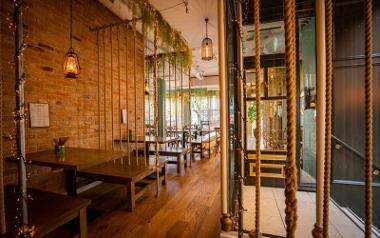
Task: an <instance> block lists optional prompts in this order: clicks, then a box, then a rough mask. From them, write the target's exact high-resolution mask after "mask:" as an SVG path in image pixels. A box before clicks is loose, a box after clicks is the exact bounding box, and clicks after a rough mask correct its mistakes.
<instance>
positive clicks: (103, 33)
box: [102, 30, 107, 150]
mask: <svg viewBox="0 0 380 238" xmlns="http://www.w3.org/2000/svg"><path fill="white" fill-rule="evenodd" d="M102 38H103V114H104V115H103V123H104V150H107V104H106V102H107V100H106V38H105V30H103V32H102Z"/></svg>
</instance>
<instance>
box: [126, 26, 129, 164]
mask: <svg viewBox="0 0 380 238" xmlns="http://www.w3.org/2000/svg"><path fill="white" fill-rule="evenodd" d="M128 91H129V90H128V25H126V26H125V101H126V102H125V104H126V106H125V107H126V110H127V153H128V161H129V162H130V152H129V136H130V134H129V94H128Z"/></svg>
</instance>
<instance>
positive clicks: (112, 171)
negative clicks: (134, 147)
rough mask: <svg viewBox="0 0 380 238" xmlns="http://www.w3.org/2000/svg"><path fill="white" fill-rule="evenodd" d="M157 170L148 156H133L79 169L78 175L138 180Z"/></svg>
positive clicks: (163, 162) (162, 162) (162, 161)
mask: <svg viewBox="0 0 380 238" xmlns="http://www.w3.org/2000/svg"><path fill="white" fill-rule="evenodd" d="M165 163H166V160H163V159H161V160H160V164H159V167H160V168H161V167H163V166H164V165H165ZM154 171H155V166H154V164H153V163H149V162H147V161H146V158H142V157H140V158H139V159H136V158H135V157H133V156H131V157H130V158H129V159H128V158H126V157H125V158H123V159H118V160H114V161H109V162H106V163H102V164H99V165H96V166H93V167H91V168H87V169H83V170H79V171H78V176H85V177H88V176H89V175H91V176H94V178H96V179H99V180H102V179H106V180H107V179H113V180H115V179H119V180H124V181H138V180H140V179H142V178H144V177H146V176H148V175H150V174H152V173H153V172H154Z"/></svg>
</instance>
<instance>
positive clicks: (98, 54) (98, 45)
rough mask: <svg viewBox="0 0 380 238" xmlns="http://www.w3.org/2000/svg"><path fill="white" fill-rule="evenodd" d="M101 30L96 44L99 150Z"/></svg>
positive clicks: (97, 33)
mask: <svg viewBox="0 0 380 238" xmlns="http://www.w3.org/2000/svg"><path fill="white" fill-rule="evenodd" d="M99 40H100V39H99V31H96V46H97V48H98V49H97V51H98V52H97V57H98V62H97V63H98V123H99V124H98V131H99V133H98V135H99V138H98V142H99V150H100V146H101V140H100V136H101V135H100V42H99Z"/></svg>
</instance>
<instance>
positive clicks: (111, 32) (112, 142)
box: [110, 26, 114, 150]
mask: <svg viewBox="0 0 380 238" xmlns="http://www.w3.org/2000/svg"><path fill="white" fill-rule="evenodd" d="M112 38H113V30H112V26H111V28H110V41H111V145H112V147H111V148H112V150H113V149H114V141H113V129H114V128H113V127H114V123H113V114H114V108H113V39H112Z"/></svg>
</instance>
